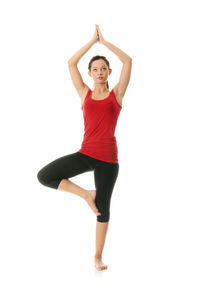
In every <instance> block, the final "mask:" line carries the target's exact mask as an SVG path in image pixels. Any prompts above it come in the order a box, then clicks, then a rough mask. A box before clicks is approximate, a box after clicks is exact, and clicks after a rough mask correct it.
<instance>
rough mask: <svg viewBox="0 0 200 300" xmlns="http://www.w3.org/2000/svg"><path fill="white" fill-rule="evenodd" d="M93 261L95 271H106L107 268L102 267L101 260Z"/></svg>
mask: <svg viewBox="0 0 200 300" xmlns="http://www.w3.org/2000/svg"><path fill="white" fill-rule="evenodd" d="M94 261H95V268H96V270H97V271H103V270H106V269H107V268H108V266H107V265H104V263H103V262H102V259H101V258H97V257H95V258H94Z"/></svg>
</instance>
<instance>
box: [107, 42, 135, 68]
mask: <svg viewBox="0 0 200 300" xmlns="http://www.w3.org/2000/svg"><path fill="white" fill-rule="evenodd" d="M102 44H103V45H104V46H106V47H107V48H108V49H110V50H111V51H112V52H114V53H115V54H116V55H117V56H118V57H119V59H120V60H121V62H122V63H126V62H129V61H130V60H132V58H131V57H130V56H128V55H127V54H126V53H125V52H124V51H122V50H121V49H119V48H118V47H116V46H115V45H113V44H111V43H110V42H108V41H106V40H103V42H102Z"/></svg>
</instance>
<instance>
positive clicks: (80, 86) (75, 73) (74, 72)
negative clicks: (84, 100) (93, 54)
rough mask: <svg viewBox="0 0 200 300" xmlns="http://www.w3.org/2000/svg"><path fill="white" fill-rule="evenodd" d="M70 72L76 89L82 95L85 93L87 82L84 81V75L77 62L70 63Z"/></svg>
mask: <svg viewBox="0 0 200 300" xmlns="http://www.w3.org/2000/svg"><path fill="white" fill-rule="evenodd" d="M68 67H69V72H70V75H71V79H72V82H73V85H74V87H75V89H76V90H77V92H78V94H79V96H80V97H82V95H83V91H84V88H85V86H86V85H85V83H84V82H83V79H82V76H81V74H80V72H79V69H78V67H77V65H76V64H71V63H68Z"/></svg>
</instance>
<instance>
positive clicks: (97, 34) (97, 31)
mask: <svg viewBox="0 0 200 300" xmlns="http://www.w3.org/2000/svg"><path fill="white" fill-rule="evenodd" d="M92 40H93V41H94V42H95V43H96V42H99V43H101V44H103V43H104V42H105V40H104V38H103V35H102V33H101V31H100V29H99V25H97V24H95V32H94V35H93V38H92Z"/></svg>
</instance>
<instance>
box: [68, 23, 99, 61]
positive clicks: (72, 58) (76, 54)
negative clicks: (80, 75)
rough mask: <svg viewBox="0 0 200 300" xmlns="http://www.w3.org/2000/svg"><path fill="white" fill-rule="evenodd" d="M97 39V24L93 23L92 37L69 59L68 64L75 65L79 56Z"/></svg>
mask: <svg viewBox="0 0 200 300" xmlns="http://www.w3.org/2000/svg"><path fill="white" fill-rule="evenodd" d="M98 41H99V37H98V32H97V25H96V24H95V32H94V35H93V37H92V39H91V40H90V41H89V42H88V43H87V44H86V45H85V46H83V47H82V48H81V49H79V50H78V51H77V52H76V53H75V54H74V55H73V56H72V57H71V58H70V59H69V60H68V64H72V65H76V64H78V62H79V60H80V59H81V57H82V56H83V55H84V54H85V53H86V52H87V51H88V50H89V49H90V48H91V47H92V46H93V45H94V44H95V43H96V42H98Z"/></svg>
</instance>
